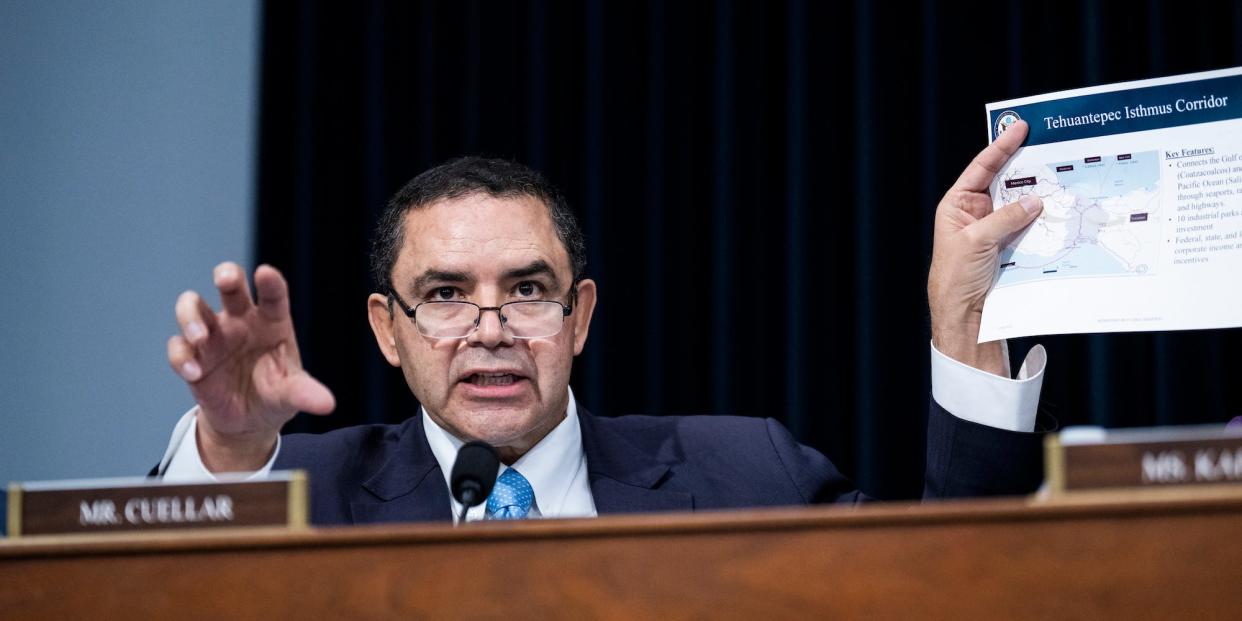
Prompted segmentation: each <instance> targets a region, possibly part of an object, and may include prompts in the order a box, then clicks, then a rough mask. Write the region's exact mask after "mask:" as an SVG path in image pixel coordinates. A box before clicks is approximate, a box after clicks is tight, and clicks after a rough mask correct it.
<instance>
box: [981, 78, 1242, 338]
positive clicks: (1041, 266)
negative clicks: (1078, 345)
mask: <svg viewBox="0 0 1242 621" xmlns="http://www.w3.org/2000/svg"><path fill="white" fill-rule="evenodd" d="M987 113H988V138H989V140H993V139H995V138H996V137H997V136H999V135H1000V132H1003V131H1005V128H1006V127H1008V126H1009V125H1011V124H1013V123H1015V122H1017V121H1018V120H1025V121H1026V122H1027V123H1028V124H1029V125H1030V134H1029V135H1028V136H1027V139H1026V142H1025V143H1024V145H1023V147H1022V148H1021V149H1019V150H1018V152H1017V153H1016V154H1015V155H1014V157H1013V158H1011V159H1010V160H1009V162H1008V163H1007V164H1006V165H1005V167H1004V168H1002V169H1001V171H1000V172H999V173H998V174H997V175H996V178H995V179H994V180H993V182H992V187H991V194H992V201H993V207H994V208H996V209H999V208H1001V207H1004V206H1005V205H1008V204H1010V203H1014V202H1016V201H1017V200H1018V199H1020V198H1022V197H1023V196H1026V195H1029V194H1033V195H1036V196H1039V197H1040V198H1041V199H1043V202H1044V211H1043V213H1041V214H1040V216H1039V218H1037V219H1036V220H1035V222H1034V223H1032V224H1031V225H1030V226H1029V227H1027V228H1026V229H1025V230H1024V231H1022V232H1021V233H1019V234H1018V235H1016V236H1015V237H1014V238H1013V239H1011V240H1008V241H1007V243H1006V244H1005V245H1003V246H1002V248H1001V252H1000V266H999V271H998V274H997V277H996V283H995V284H994V285H993V287H992V290H991V292H989V293H988V298H987V301H986V302H985V303H984V307H983V319H982V323H981V326H980V330H979V342H981V343H982V342H986V341H994V340H997V339H1003V338H1012V337H1020V336H1032V335H1041V334H1063V333H1073V332H1123V331H1137V330H1189V329H1199V328H1223V327H1234V326H1242V239H1240V238H1239V233H1240V232H1242V67H1240V68H1235V69H1226V70H1221V71H1209V72H1204V73H1196V74H1190V75H1184V76H1177V77H1171V78H1159V79H1154V80H1144V81H1140V82H1127V83H1124V84H1114V85H1109V86H1101V87H1092V88H1085V89H1079V90H1074V91H1065V92H1060V93H1053V94H1050V95H1040V96H1036V97H1027V98H1024V99H1015V100H1012V101H1002V102H999V103H994V104H988V106H987Z"/></svg>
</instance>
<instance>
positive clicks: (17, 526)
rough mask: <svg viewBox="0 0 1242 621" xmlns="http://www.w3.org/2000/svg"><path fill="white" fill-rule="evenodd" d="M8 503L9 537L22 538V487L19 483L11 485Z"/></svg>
mask: <svg viewBox="0 0 1242 621" xmlns="http://www.w3.org/2000/svg"><path fill="white" fill-rule="evenodd" d="M8 502H9V507H8V520H7V522H8V533H9V535H8V536H9V537H20V536H21V534H22V487H21V486H20V485H18V484H17V483H9V501H8Z"/></svg>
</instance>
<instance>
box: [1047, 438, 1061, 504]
mask: <svg viewBox="0 0 1242 621" xmlns="http://www.w3.org/2000/svg"><path fill="white" fill-rule="evenodd" d="M1044 471H1045V472H1044V476H1045V477H1046V478H1047V481H1048V491H1049V493H1052V494H1060V493H1063V492H1064V491H1065V450H1064V447H1062V446H1061V434H1059V433H1050V434H1048V435H1047V436H1046V437H1044Z"/></svg>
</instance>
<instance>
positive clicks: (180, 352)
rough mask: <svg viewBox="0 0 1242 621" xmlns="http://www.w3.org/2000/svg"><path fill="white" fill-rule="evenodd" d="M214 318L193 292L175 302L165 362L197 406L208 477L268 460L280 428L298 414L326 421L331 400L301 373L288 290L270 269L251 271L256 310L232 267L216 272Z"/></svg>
mask: <svg viewBox="0 0 1242 621" xmlns="http://www.w3.org/2000/svg"><path fill="white" fill-rule="evenodd" d="M214 277H215V285H216V288H217V289H219V290H220V301H221V305H222V307H223V308H222V310H221V312H219V313H216V312H214V311H213V310H212V309H211V307H210V306H208V305H207V303H206V302H204V301H203V298H202V297H201V296H199V295H198V293H195V292H194V291H186V292H185V293H182V294H181V296H180V297H179V298H177V308H176V312H177V323H178V324H180V326H181V334H178V335H175V336H173V337H171V338H169V339H168V362H169V364H171V365H172V368H173V370H174V371H176V372H177V374H178V375H180V376H181V377H182V379H184V380H185V381H186V383H187V384H189V386H190V392H191V393H193V395H194V399H195V400H196V401H197V402H198V407H199V414H198V437H197V439H198V447H199V455H200V457H201V458H202V460H203V464H204V465H206V466H207V469H208V470H210V471H212V472H250V471H254V470H258V469H259V468H261V467H263V464H265V463H266V462H267V460H268V459H269V458H270V457H271V454H272V450H273V449H274V448H275V445H276V437H277V435H278V434H279V433H280V428H281V426H283V425H284V424H285V423H286V422H288V420H289V419H290V418H293V415H294V414H296V413H298V412H299V411H301V412H309V413H311V414H328V413H329V412H331V411H332V410H333V409H334V408H335V407H336V399H335V398H334V397H333V396H332V392H331V391H329V390H328V388H327V387H326V386H324V385H323V384H321V383H320V382H319V381H318V380H316V379H315V378H313V377H311V376H310V374H309V373H307V372H306V371H305V370H303V369H302V357H301V355H300V354H299V353H298V344H297V340H296V338H295V336H294V332H293V319H292V317H290V315H289V286H288V284H287V283H286V282H285V279H284V277H283V276H281V274H280V272H279V271H277V270H276V268H274V267H271V266H269V265H260V266H259V267H258V269H256V270H255V271H254V285H255V289H256V290H257V291H258V294H259V295H258V304H255V303H254V302H253V301H252V300H251V297H250V286H249V284H248V283H247V281H246V275H245V272H243V271H242V268H241V266H239V265H237V264H236V263H221V264H220V265H218V266H216V269H215V272H214Z"/></svg>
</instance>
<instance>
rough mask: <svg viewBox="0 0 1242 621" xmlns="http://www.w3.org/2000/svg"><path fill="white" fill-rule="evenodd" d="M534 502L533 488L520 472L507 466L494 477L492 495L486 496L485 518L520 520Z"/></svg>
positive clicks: (528, 511)
mask: <svg viewBox="0 0 1242 621" xmlns="http://www.w3.org/2000/svg"><path fill="white" fill-rule="evenodd" d="M534 502H535V490H533V489H531V487H530V481H527V480H526V477H524V476H522V473H520V472H518V471H517V470H514V469H513V468H508V469H506V470H505V471H504V472H502V473H500V478H498V479H496V487H494V488H492V495H491V496H488V497H487V519H489V520H520V519H522V518H525V517H526V514H527V513H530V506H531V505H532V504H534Z"/></svg>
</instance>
